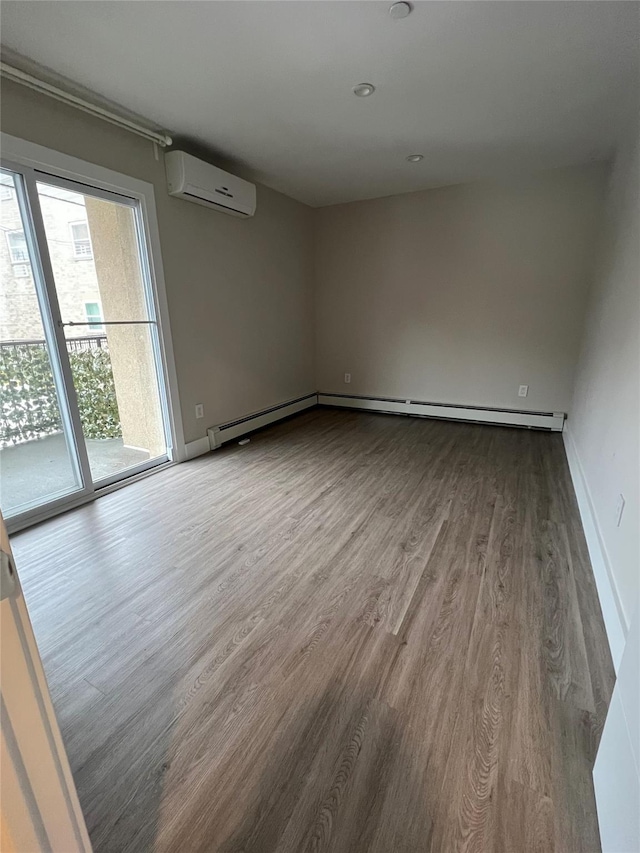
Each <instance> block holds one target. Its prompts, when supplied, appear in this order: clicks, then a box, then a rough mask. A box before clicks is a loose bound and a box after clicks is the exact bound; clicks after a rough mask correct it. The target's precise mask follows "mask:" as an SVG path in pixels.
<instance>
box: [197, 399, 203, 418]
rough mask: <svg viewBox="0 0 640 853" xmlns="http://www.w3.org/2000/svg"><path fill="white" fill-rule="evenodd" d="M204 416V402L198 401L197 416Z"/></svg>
mask: <svg viewBox="0 0 640 853" xmlns="http://www.w3.org/2000/svg"><path fill="white" fill-rule="evenodd" d="M203 417H204V406H203V405H202V403H198V405H197V406H196V418H203Z"/></svg>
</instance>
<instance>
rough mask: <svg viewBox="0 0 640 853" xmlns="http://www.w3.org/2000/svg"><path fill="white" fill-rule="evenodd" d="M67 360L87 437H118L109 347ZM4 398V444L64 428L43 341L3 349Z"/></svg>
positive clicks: (0, 381)
mask: <svg viewBox="0 0 640 853" xmlns="http://www.w3.org/2000/svg"><path fill="white" fill-rule="evenodd" d="M69 360H70V362H71V371H72V373H73V379H74V384H75V388H76V393H77V396H78V407H79V409H80V420H81V421H82V428H83V430H84V434H85V437H86V438H119V437H120V436H121V435H122V431H121V428H120V415H119V413H118V403H117V400H116V389H115V385H114V382H113V372H112V370H111V358H110V356H109V351H108V349H107V348H106V346H102V347H96V348H91V349H82V350H75V349H74V350H72V351H71V352H70V353H69ZM0 395H1V397H2V400H1V420H0V444H2V445H6V444H11V443H13V444H16V443H17V442H20V441H28V440H29V439H34V438H42V437H43V436H45V435H51V434H52V433H55V432H60V430H61V429H62V423H61V421H60V412H59V410H58V400H57V396H56V392H55V387H54V384H53V376H52V373H51V366H50V364H49V356H48V354H47V350H46V349H45V346H44V343H40V342H28V343H27V342H17V343H15V344H11V345H9V346H7V345H6V344H5V345H4V346H2V347H0Z"/></svg>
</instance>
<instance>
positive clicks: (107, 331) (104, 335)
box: [37, 181, 167, 483]
mask: <svg viewBox="0 0 640 853" xmlns="http://www.w3.org/2000/svg"><path fill="white" fill-rule="evenodd" d="M80 189H82V191H77V190H76V188H75V185H71V186H70V185H69V184H68V183H66V182H61V184H60V185H58V184H57V183H56V184H52V183H48V182H47V183H44V182H41V181H39V182H38V184H37V191H38V199H39V203H40V209H41V212H42V218H43V222H44V230H45V234H46V241H47V248H48V252H49V257H50V261H51V266H52V270H53V278H54V281H55V290H56V294H57V301H58V305H59V309H60V315H61V318H62V326H63V328H64V337H65V341H66V347H67V351H68V353H69V362H70V367H71V375H72V377H73V384H74V387H75V392H76V397H77V400H78V408H79V413H80V422H81V424H82V432H83V436H84V440H85V444H86V448H87V454H88V457H89V466H90V469H91V476H92V479H93V480H94V482H99V483H104V482H105V481H111V480H114V479H119V478H120V477H121V476H127V475H129V474H131V473H132V472H133V471H135V470H136V469H137V468H140V467H147V466H148V465H149V464H152V461H153V460H155V461H157V462H162V461H164V460H166V459H167V438H166V427H165V418H164V409H163V402H162V401H163V394H162V387H163V386H162V383H161V378H160V375H161V374H160V371H159V361H158V352H159V348H158V337H157V336H158V330H157V327H156V323H155V314H154V310H153V302H152V299H151V298H150V294H149V292H148V277H147V275H146V273H145V266H144V258H143V257H142V254H141V249H140V246H141V241H140V239H139V236H140V235H139V231H138V228H139V225H138V216H137V209H136V207H135V203H134V202H132V201H131V202H130V201H129V200H128V199H123V200H122V201H120V200H118V201H114V200H112V198H111V194H109V197H107V194H104V195H100V196H97V195H95V196H94V195H92V194H90V193H88V192H85V191H84V188H80ZM116 198H117V199H120V197H119V196H117V197H116Z"/></svg>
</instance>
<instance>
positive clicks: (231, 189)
mask: <svg viewBox="0 0 640 853" xmlns="http://www.w3.org/2000/svg"><path fill="white" fill-rule="evenodd" d="M164 159H165V164H166V168H167V183H168V186H169V195H174V196H176V197H177V198H183V199H184V200H185V201H193V202H195V203H196V204H203V205H204V206H205V207H212V208H214V209H215V210H219V211H220V212H221V213H230V214H231V215H232V216H242V217H247V216H253V214H254V213H255V212H256V187H255V184H250V183H249V181H243V180H242V178H236V177H235V176H234V175H230V174H229V173H228V172H223V170H222V169H218V168H217V167H216V166H211V165H210V164H209V163H205V162H204V160H198V158H197V157H192V156H191V155H190V154H186V153H185V152H184V151H169V152H168V153H167V154H165V158H164Z"/></svg>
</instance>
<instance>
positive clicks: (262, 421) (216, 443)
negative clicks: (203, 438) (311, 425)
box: [207, 392, 318, 450]
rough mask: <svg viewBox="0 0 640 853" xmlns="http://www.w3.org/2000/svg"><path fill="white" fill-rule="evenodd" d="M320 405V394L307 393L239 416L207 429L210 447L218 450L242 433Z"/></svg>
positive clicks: (244, 433)
mask: <svg viewBox="0 0 640 853" xmlns="http://www.w3.org/2000/svg"><path fill="white" fill-rule="evenodd" d="M317 405H318V395H317V394H316V393H315V392H314V393H313V394H307V395H306V396H304V397H299V398H298V399H296V400H290V401H288V402H287V403H280V404H279V405H278V406H272V407H271V408H270V409H265V410H264V411H262V412H256V413H255V414H253V415H247V416H246V417H244V418H239V419H238V420H235V421H230V422H229V423H226V424H220V425H219V426H215V427H211V428H210V429H208V430H207V435H208V439H207V441H208V449H211V450H217V449H218V447H220V446H221V445H223V444H225V442H227V441H232V440H233V439H234V438H240V436H242V435H246V434H247V433H250V432H253V431H254V430H257V429H260V428H261V427H264V426H268V425H269V424H272V423H275V422H276V421H281V420H283V419H284V418H288V417H289V416H290V415H295V414H296V413H297V412H302V411H304V409H310V408H312V407H313V406H317Z"/></svg>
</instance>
